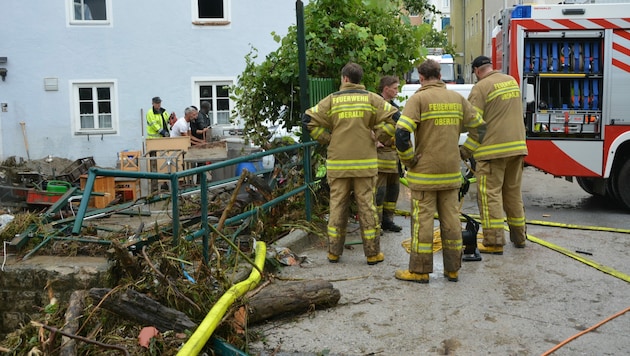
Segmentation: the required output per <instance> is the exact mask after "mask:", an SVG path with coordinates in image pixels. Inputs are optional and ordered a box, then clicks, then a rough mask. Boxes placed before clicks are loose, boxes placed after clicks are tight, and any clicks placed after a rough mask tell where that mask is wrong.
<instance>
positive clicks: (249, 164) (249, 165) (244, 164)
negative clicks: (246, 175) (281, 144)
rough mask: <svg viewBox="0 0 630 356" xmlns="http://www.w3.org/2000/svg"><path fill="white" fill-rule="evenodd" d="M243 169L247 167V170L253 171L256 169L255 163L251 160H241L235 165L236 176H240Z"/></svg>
mask: <svg viewBox="0 0 630 356" xmlns="http://www.w3.org/2000/svg"><path fill="white" fill-rule="evenodd" d="M243 169H247V171H248V172H250V173H254V172H256V171H257V169H256V165H255V164H254V163H253V162H241V163H239V164H237V165H236V172H235V174H236V177H240V176H241V173H243Z"/></svg>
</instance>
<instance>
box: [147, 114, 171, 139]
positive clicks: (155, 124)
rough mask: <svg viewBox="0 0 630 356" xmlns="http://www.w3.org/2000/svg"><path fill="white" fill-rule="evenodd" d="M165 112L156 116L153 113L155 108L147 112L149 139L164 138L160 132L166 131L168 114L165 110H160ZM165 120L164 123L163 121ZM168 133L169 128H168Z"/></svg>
mask: <svg viewBox="0 0 630 356" xmlns="http://www.w3.org/2000/svg"><path fill="white" fill-rule="evenodd" d="M160 110H163V111H162V113H161V114H156V113H154V112H153V108H151V109H149V111H147V117H146V118H147V138H159V137H162V134H160V131H161V130H162V129H164V123H167V122H168V116H169V114H168V112H167V111H166V110H164V108H160ZM162 119H164V121H162ZM166 130H167V131H168V126H167V127H166Z"/></svg>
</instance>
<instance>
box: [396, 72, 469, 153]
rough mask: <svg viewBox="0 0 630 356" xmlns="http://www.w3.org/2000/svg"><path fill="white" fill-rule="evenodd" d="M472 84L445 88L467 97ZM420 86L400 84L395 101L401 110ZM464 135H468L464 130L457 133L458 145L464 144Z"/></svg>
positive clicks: (451, 85) (447, 85)
mask: <svg viewBox="0 0 630 356" xmlns="http://www.w3.org/2000/svg"><path fill="white" fill-rule="evenodd" d="M473 86H474V84H446V89H449V90H454V91H456V92H458V93H459V94H461V95H462V96H463V97H464V98H467V99H468V94H470V91H471V90H472V87H473ZM420 87H421V85H420V84H405V85H403V86H402V89H401V90H400V94H399V95H398V100H397V103H398V105H399V106H400V109H401V110H402V108H403V106H405V103H406V102H407V99H409V97H411V96H412V95H413V94H414V93H415V92H416V91H418V89H420ZM466 137H468V133H466V132H464V133H462V134H460V135H459V144H460V145H463V144H464V142H465V141H466Z"/></svg>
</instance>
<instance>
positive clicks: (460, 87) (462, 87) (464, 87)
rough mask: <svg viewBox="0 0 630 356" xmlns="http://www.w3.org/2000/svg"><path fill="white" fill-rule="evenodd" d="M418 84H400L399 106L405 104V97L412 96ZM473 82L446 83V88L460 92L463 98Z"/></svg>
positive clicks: (466, 96)
mask: <svg viewBox="0 0 630 356" xmlns="http://www.w3.org/2000/svg"><path fill="white" fill-rule="evenodd" d="M420 86H421V85H420V84H405V85H403V86H402V89H401V90H400V94H398V100H397V103H398V105H400V106H401V107H403V106H405V103H406V102H407V99H409V97H410V96H412V95H413V94H414V93H415V92H416V91H418V89H420ZM473 86H474V84H446V89H449V90H454V91H456V92H458V93H460V94H461V95H462V96H463V97H464V98H468V94H470V91H471V90H472V88H473Z"/></svg>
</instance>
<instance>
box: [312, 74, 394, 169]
mask: <svg viewBox="0 0 630 356" xmlns="http://www.w3.org/2000/svg"><path fill="white" fill-rule="evenodd" d="M396 111H397V109H396V108H395V107H393V106H392V105H391V104H390V103H388V102H387V101H385V100H384V99H383V98H382V97H380V96H379V95H378V94H375V93H371V92H369V91H367V90H365V87H364V86H363V85H361V84H352V83H343V84H342V85H341V88H340V91H338V92H336V93H333V94H330V95H328V96H327V97H325V98H324V99H322V100H321V101H320V102H319V103H317V105H315V106H313V107H312V108H310V109H308V110H306V115H307V116H309V117H310V119H309V120H308V122H306V126H307V128H308V130H309V132H310V135H311V137H313V138H314V139H315V140H317V141H318V142H319V143H321V144H323V145H326V144H327V145H328V154H327V160H326V169H327V174H328V176H329V177H333V178H348V177H371V176H376V175H377V174H378V166H377V159H376V143H375V141H374V139H373V138H372V135H373V134H372V131H374V130H376V129H378V128H380V127H382V128H383V129H385V130H386V131H388V132H389V134H390V136H393V135H394V121H393V120H392V118H391V117H392V115H393V114H394V113H396Z"/></svg>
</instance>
